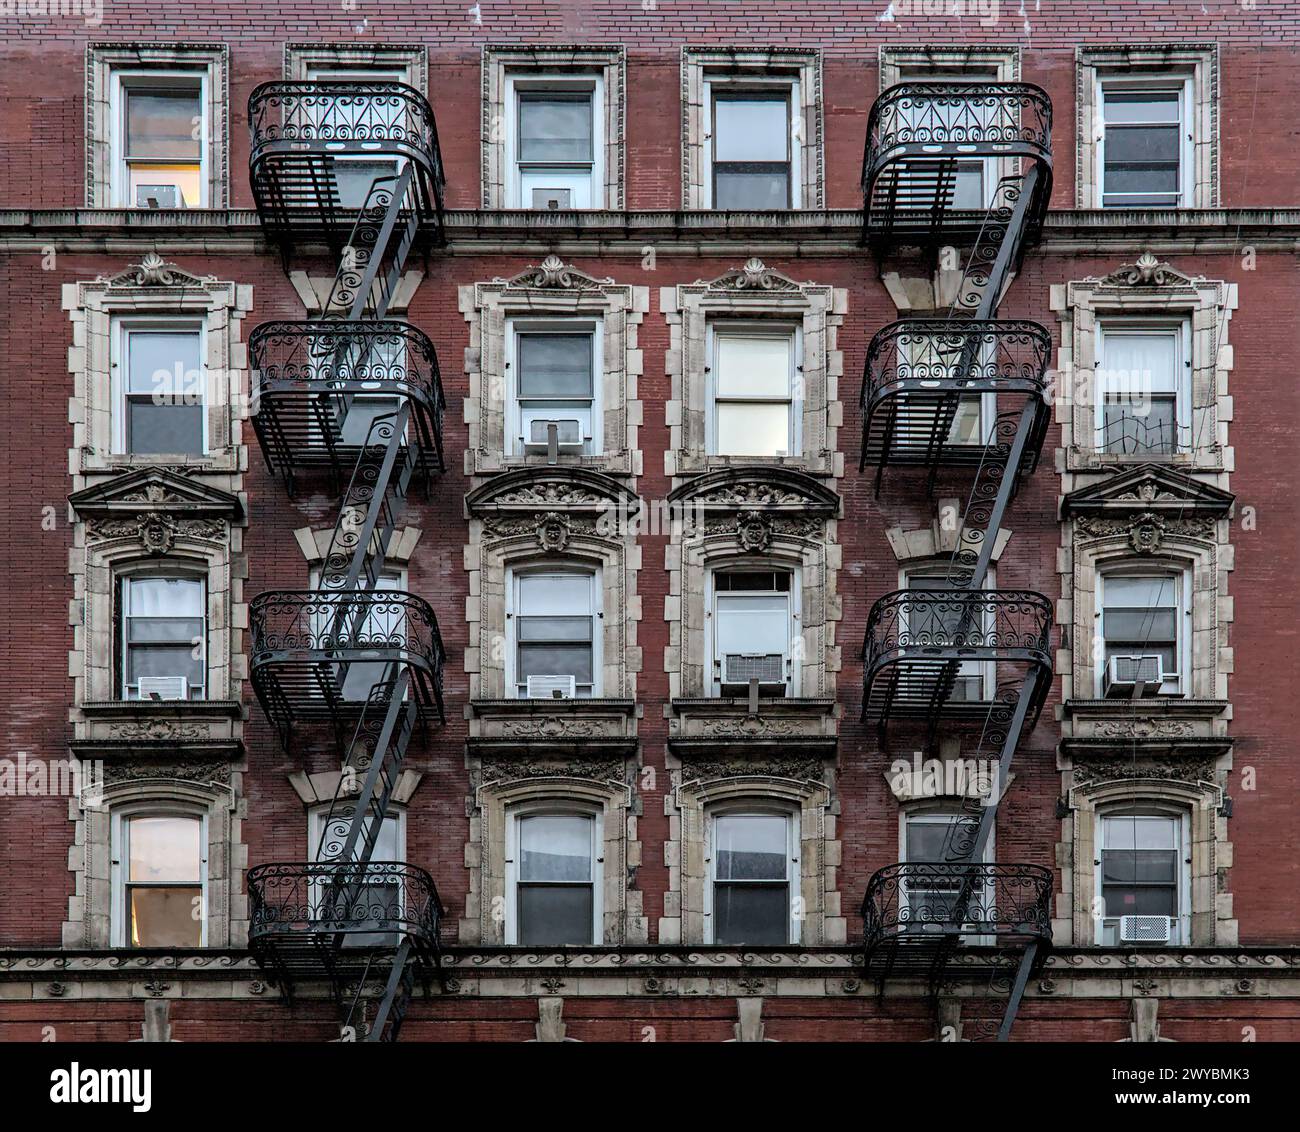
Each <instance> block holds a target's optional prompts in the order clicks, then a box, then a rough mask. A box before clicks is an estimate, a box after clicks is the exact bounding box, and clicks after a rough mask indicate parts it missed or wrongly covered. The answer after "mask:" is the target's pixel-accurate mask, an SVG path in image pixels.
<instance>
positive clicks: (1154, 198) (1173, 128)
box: [1102, 89, 1182, 208]
mask: <svg viewBox="0 0 1300 1132" xmlns="http://www.w3.org/2000/svg"><path fill="white" fill-rule="evenodd" d="M1102 102H1103V106H1104V114H1105V142H1104V147H1105V148H1104V154H1105V156H1104V161H1103V166H1102V204H1103V205H1105V206H1106V207H1110V208H1136V207H1142V206H1157V207H1158V206H1162V205H1164V206H1169V205H1177V204H1178V203H1180V195H1179V173H1180V167H1181V155H1182V121H1181V119H1182V113H1181V110H1182V93H1181V92H1180V91H1177V90H1164V91H1154V90H1122V89H1106V90H1104V91H1103V95H1102Z"/></svg>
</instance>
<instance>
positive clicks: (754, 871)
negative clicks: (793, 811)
mask: <svg viewBox="0 0 1300 1132" xmlns="http://www.w3.org/2000/svg"><path fill="white" fill-rule="evenodd" d="M789 826H790V822H789V819H788V818H785V817H782V816H781V815H779V814H744V815H731V816H727V817H719V818H717V819H715V820H714V823H713V837H714V842H715V847H714V851H715V853H716V855H717V856H716V861H715V863H714V867H715V870H716V873H715V875H716V876H717V878H718V879H719V880H785V879H786V876H787V870H788V868H789Z"/></svg>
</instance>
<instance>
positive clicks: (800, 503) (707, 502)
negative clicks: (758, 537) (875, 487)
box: [668, 467, 840, 522]
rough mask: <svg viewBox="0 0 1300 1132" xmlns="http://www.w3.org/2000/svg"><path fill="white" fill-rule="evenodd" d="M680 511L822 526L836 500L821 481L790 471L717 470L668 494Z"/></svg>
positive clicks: (836, 508) (831, 515) (834, 509)
mask: <svg viewBox="0 0 1300 1132" xmlns="http://www.w3.org/2000/svg"><path fill="white" fill-rule="evenodd" d="M668 502H669V503H670V504H671V505H673V506H675V507H681V508H683V509H689V510H694V511H703V512H704V513H705V514H709V513H717V512H723V511H725V512H735V511H741V512H750V513H755V514H759V515H765V516H769V517H772V516H776V515H799V516H803V517H805V518H809V519H816V520H818V521H819V522H824V521H825V520H827V519H834V518H835V517H836V516H837V515H838V514H839V510H840V497H839V496H838V495H836V494H835V492H833V491H832V490H831V489H830V488H828V487H827V486H826V485H825V484H824V483H823V482H822V481H821V480H819V479H816V478H814V477H813V476H810V475H807V474H806V473H804V472H800V471H798V470H796V469H793V468H765V467H761V468H760V467H747V468H720V469H718V470H717V471H713V472H706V473H705V474H704V475H701V476H696V477H695V478H693V479H690V480H687V481H686V483H684V484H682V485H681V486H680V487H676V488H674V489H673V490H672V491H671V492H669V494H668Z"/></svg>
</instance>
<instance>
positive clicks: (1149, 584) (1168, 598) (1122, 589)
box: [1103, 574, 1176, 609]
mask: <svg viewBox="0 0 1300 1132" xmlns="http://www.w3.org/2000/svg"><path fill="white" fill-rule="evenodd" d="M1175 584H1176V579H1175V578H1173V577H1171V576H1165V577H1157V578H1151V577H1147V578H1143V577H1126V576H1124V575H1123V574H1112V575H1107V577H1106V578H1105V580H1104V582H1103V585H1104V587H1105V596H1106V608H1107V609H1112V608H1116V607H1118V608H1129V609H1133V608H1138V609H1145V608H1149V607H1151V606H1161V605H1163V606H1173V605H1174V594H1175V589H1174V587H1175Z"/></svg>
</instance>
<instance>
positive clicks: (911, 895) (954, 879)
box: [862, 861, 1052, 978]
mask: <svg viewBox="0 0 1300 1132" xmlns="http://www.w3.org/2000/svg"><path fill="white" fill-rule="evenodd" d="M1051 900H1052V870H1051V869H1048V868H1044V867H1043V866H1041V865H1024V864H1008V865H1003V864H973V863H971V862H966V861H957V862H949V863H937V864H921V863H915V864H913V863H907V864H896V865H887V866H885V868H883V869H880V870H878V871H877V872H876V873H875V874H873V876H872V877H871V880H870V881H869V882H868V884H867V895H866V898H865V899H864V900H863V902H862V918H863V921H864V923H865V937H864V947H865V957H866V967H867V970H868V971H871V970H872V969H873V968H874V969H876V970H877V971H878V972H880V973H882V974H883V973H885V972H888V971H909V970H910V971H926V972H928V973H929V974H930V975H931V977H932V978H933V977H935V976H937V975H939V974H941V973H942V972H941V968H942V964H943V962H944V959H945V958H946V957H947V956H949V955H951V953H952V951H953V950H955V949H956V947H957V946H959V945H961V944H965V945H967V946H986V947H997V948H999V949H1001V950H1004V951H1007V950H1014V949H1016V948H1023V947H1025V946H1027V945H1028V944H1031V943H1036V944H1038V945H1039V948H1038V961H1039V962H1041V958H1042V953H1043V952H1044V951H1046V949H1047V948H1048V947H1050V946H1051V942H1052V921H1051Z"/></svg>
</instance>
